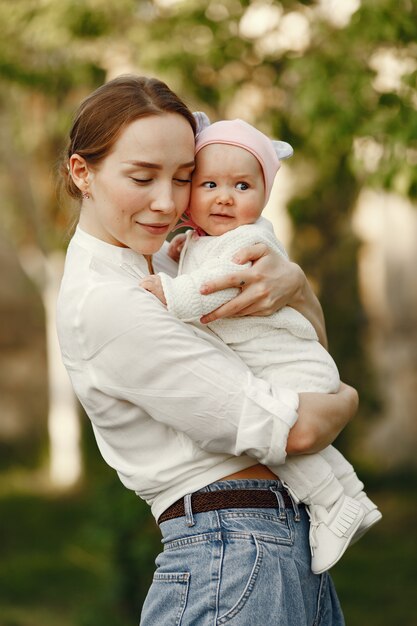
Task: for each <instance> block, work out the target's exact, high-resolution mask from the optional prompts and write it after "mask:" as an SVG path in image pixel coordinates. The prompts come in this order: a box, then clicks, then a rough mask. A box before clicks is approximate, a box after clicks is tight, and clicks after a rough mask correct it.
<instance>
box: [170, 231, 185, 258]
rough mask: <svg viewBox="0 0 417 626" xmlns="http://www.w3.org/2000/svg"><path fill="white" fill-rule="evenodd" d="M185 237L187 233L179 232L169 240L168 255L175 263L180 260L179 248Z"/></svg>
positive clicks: (182, 245) (181, 247)
mask: <svg viewBox="0 0 417 626" xmlns="http://www.w3.org/2000/svg"><path fill="white" fill-rule="evenodd" d="M186 237H187V235H186V234H185V233H180V234H179V235H175V237H174V238H173V239H171V241H170V244H169V248H168V256H169V257H170V258H171V259H172V260H173V261H176V262H177V263H178V261H179V260H180V255H181V250H182V249H183V247H184V244H185V239H186Z"/></svg>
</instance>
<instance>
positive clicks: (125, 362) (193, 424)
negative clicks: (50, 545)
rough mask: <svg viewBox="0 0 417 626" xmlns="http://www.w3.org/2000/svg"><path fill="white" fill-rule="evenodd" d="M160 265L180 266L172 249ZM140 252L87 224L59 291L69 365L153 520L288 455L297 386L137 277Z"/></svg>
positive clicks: (98, 428) (108, 453) (101, 439)
mask: <svg viewBox="0 0 417 626" xmlns="http://www.w3.org/2000/svg"><path fill="white" fill-rule="evenodd" d="M154 265H155V270H156V271H160V270H163V271H165V272H171V273H172V272H173V270H175V264H174V263H173V262H172V261H171V260H170V259H168V257H167V256H166V252H165V253H164V251H162V252H160V253H158V254H157V255H155V256H154ZM148 273H149V272H148V266H147V263H146V260H145V258H144V257H143V256H141V255H139V254H137V253H135V252H133V250H130V249H127V248H121V247H117V246H113V245H111V244H108V243H105V242H104V241H101V240H99V239H96V238H95V237H92V236H91V235H89V234H87V233H86V232H84V231H82V230H81V229H80V228H79V227H78V228H77V231H76V233H75V235H74V237H73V238H72V240H71V242H70V244H69V247H68V253H67V259H66V264H65V272H64V277H63V280H62V285H61V290H60V295H59V299H58V311H57V320H58V322H57V323H58V336H59V341H60V346H61V351H62V357H63V361H64V364H65V367H66V368H67V370H68V373H69V375H70V378H71V381H72V384H73V387H74V390H75V392H76V394H77V396H78V398H79V400H80V402H81V404H82V405H83V407H84V409H85V411H86V413H87V415H88V416H89V418H90V420H91V422H92V425H93V430H94V434H95V437H96V440H97V444H98V447H99V449H100V451H101V454H102V455H103V457H104V459H105V460H106V461H107V463H108V464H109V465H110V466H112V467H113V468H114V469H115V470H116V471H117V473H118V475H119V477H120V479H121V481H122V482H123V484H124V485H125V486H126V487H128V488H129V489H132V490H134V491H135V492H136V493H137V494H138V495H139V496H140V497H142V498H143V499H144V500H146V501H147V502H148V503H149V504H150V506H151V508H152V513H153V514H154V516H155V518H156V519H157V518H158V517H159V515H160V514H161V513H162V512H163V511H164V510H165V509H166V508H167V507H168V506H169V505H170V504H172V503H173V502H175V501H176V500H177V499H178V498H180V497H181V496H183V495H185V494H186V493H190V492H192V491H195V490H197V489H200V488H201V487H203V486H205V485H207V484H209V483H210V482H213V481H215V480H219V479H221V478H222V477H224V476H226V475H228V474H232V473H234V472H237V471H239V470H241V469H244V468H247V467H250V466H251V465H254V464H255V463H256V462H260V463H263V464H265V465H274V466H276V465H279V464H281V463H282V462H283V461H284V460H285V447H286V441H287V436H288V432H289V429H290V428H291V426H292V425H293V424H294V422H295V421H296V418H297V413H296V411H297V408H298V395H297V394H295V393H294V392H293V391H290V390H286V389H276V388H275V389H271V388H270V387H269V385H268V384H267V383H266V382H264V381H262V380H260V379H257V378H255V377H254V376H253V375H252V374H251V372H250V371H249V370H248V368H247V367H246V366H245V365H244V363H243V362H242V361H241V360H240V359H239V358H238V357H237V356H236V355H235V354H234V353H233V352H232V350H231V349H230V348H228V347H227V346H226V345H225V344H223V343H222V342H221V341H220V340H219V339H218V338H217V337H216V336H215V335H214V334H213V333H212V332H211V331H210V330H208V329H207V328H206V327H204V326H203V325H202V324H186V323H184V322H182V321H180V320H178V319H176V318H175V317H173V316H172V315H171V314H170V313H169V312H168V311H167V310H166V307H165V306H164V305H162V304H161V302H160V301H159V300H158V299H157V298H155V297H154V296H153V295H152V294H150V293H148V292H147V291H145V290H144V289H142V288H140V287H139V281H140V279H141V278H142V277H144V276H145V275H147V274H148Z"/></svg>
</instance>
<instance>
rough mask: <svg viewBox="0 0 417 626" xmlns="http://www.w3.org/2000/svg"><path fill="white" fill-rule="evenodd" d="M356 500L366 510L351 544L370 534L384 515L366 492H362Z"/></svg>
mask: <svg viewBox="0 0 417 626" xmlns="http://www.w3.org/2000/svg"><path fill="white" fill-rule="evenodd" d="M355 500H356V501H357V502H359V503H360V505H361V506H362V508H363V509H364V510H365V517H364V518H363V520H362V521H361V523H360V524H359V526H358V528H357V530H356V532H355V535H354V536H353V537H352V541H351V543H352V544H354V543H356V542H357V541H358V540H359V539H360V538H361V537H363V535H364V534H365V533H366V532H368V530H369V529H370V528H371V527H372V526H373V525H374V524H376V523H377V522H379V520H381V519H382V513H381V511H379V510H378V507H377V505H376V504H375V503H374V502H372V500H371V499H370V498H368V496H367V495H366V493H365V492H364V491H361V492H360V493H359V494H358V495H357V496H356V497H355Z"/></svg>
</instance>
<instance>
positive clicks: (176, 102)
mask: <svg viewBox="0 0 417 626" xmlns="http://www.w3.org/2000/svg"><path fill="white" fill-rule="evenodd" d="M163 113H178V114H179V115H182V116H183V117H184V118H185V119H186V120H187V121H188V122H189V123H190V126H191V127H192V129H193V132H194V134H195V131H196V122H195V119H194V116H193V114H192V113H191V111H190V110H189V109H188V108H187V106H186V105H185V104H184V103H183V102H182V100H180V98H179V97H178V96H177V95H176V94H175V93H174V92H173V91H171V89H170V88H169V87H168V86H167V85H166V84H165V83H163V82H162V81H160V80H158V79H156V78H147V77H144V76H133V75H126V76H119V77H117V78H115V79H114V80H111V81H110V82H108V83H106V84H105V85H102V86H101V87H99V88H98V89H96V90H95V91H93V93H92V94H90V95H89V96H88V97H87V98H85V100H83V102H82V103H81V104H80V106H79V108H78V111H77V112H76V114H75V118H74V123H73V125H72V128H71V131H70V140H69V144H68V147H67V149H66V150H65V153H64V158H63V159H62V163H61V167H60V173H61V175H62V177H63V181H64V188H65V190H66V191H67V193H68V194H69V195H70V196H72V197H73V198H78V199H79V198H81V191H80V190H79V189H78V187H77V186H76V185H75V183H74V181H73V180H72V177H71V174H70V171H69V159H70V157H71V155H73V154H75V153H76V154H79V155H80V156H82V157H83V158H84V159H85V160H86V161H87V162H88V163H89V164H91V165H97V164H98V163H100V161H102V160H103V159H104V158H105V157H106V156H107V155H108V154H109V153H110V151H111V149H112V148H113V146H114V144H115V142H116V141H117V139H118V137H119V135H120V133H121V132H122V131H123V129H124V128H125V127H126V126H127V125H128V124H130V123H131V122H134V121H135V120H137V119H139V118H141V117H148V116H150V115H161V114H163Z"/></svg>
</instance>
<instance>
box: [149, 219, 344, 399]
mask: <svg viewBox="0 0 417 626" xmlns="http://www.w3.org/2000/svg"><path fill="white" fill-rule="evenodd" d="M260 242H262V243H265V244H266V245H267V246H268V247H269V248H271V249H272V250H275V251H276V252H278V253H279V254H281V255H283V256H285V257H286V258H288V255H287V253H286V251H285V249H284V247H283V246H282V244H281V243H280V242H279V241H278V240H277V238H276V236H275V234H274V231H273V228H272V224H271V223H270V222H269V221H268V220H266V219H265V218H260V219H259V220H258V221H257V222H256V223H255V224H249V225H245V226H239V227H238V228H236V229H234V230H231V231H229V232H227V233H225V234H224V235H221V236H219V237H211V236H204V237H199V236H197V235H195V234H194V233H193V231H188V233H187V238H186V243H185V245H184V247H183V250H182V252H181V258H180V265H179V272H178V274H179V275H178V276H177V277H176V278H171V277H170V276H168V275H167V274H164V273H159V276H160V277H161V282H162V287H163V290H164V294H165V298H166V301H167V306H168V310H169V311H171V312H172V313H173V314H174V315H175V316H176V317H177V318H179V319H182V320H183V321H186V322H198V321H199V320H200V318H201V317H202V316H203V315H205V314H207V313H210V312H211V311H213V310H214V309H216V308H218V307H219V306H221V305H222V304H224V303H225V302H228V301H229V300H230V299H231V298H233V297H235V296H236V295H237V294H238V293H239V289H236V288H232V289H224V290H223V291H218V292H215V293H213V294H209V295H202V294H201V293H200V288H201V286H202V285H203V284H204V283H205V282H207V281H208V280H211V279H213V278H218V277H220V276H225V275H226V274H231V273H233V272H237V271H240V270H242V269H245V268H246V267H247V265H237V264H236V263H233V262H232V261H231V259H232V257H233V255H234V254H235V252H237V251H238V250H240V249H241V248H243V247H246V246H250V245H253V244H256V243H260ZM209 327H210V328H211V330H212V331H214V332H215V333H216V334H217V335H218V336H219V337H220V338H221V339H222V340H223V341H224V342H225V343H227V344H229V345H230V346H231V347H232V348H233V350H235V351H237V352H238V354H239V355H240V356H241V358H242V359H243V360H244V361H245V362H246V363H247V365H248V366H249V367H250V368H251V369H252V371H253V372H254V373H255V375H257V376H260V377H261V378H264V379H267V380H269V382H271V383H274V384H278V383H279V384H280V385H283V386H289V387H290V388H291V389H293V390H294V391H323V392H333V391H336V390H337V388H338V385H339V376H338V372H337V368H336V365H335V364H334V361H333V359H332V358H331V357H330V355H329V354H328V352H327V351H326V350H325V349H324V348H323V347H322V346H321V345H320V344H319V342H318V338H317V334H316V331H315V329H314V327H313V325H312V324H311V323H310V322H309V321H308V320H307V319H306V318H305V317H304V316H303V315H302V314H301V313H299V312H298V311H296V310H295V309H293V308H291V307H289V306H285V307H283V308H282V309H280V310H279V311H277V312H276V313H273V314H272V315H269V316H267V317H255V316H253V317H251V316H247V317H232V318H226V319H220V320H216V321H214V322H211V323H210V324H209ZM260 338H264V340H263V341H261V343H260ZM271 359H272V361H273V362H271ZM271 368H273V370H272V369H271ZM278 370H279V373H278Z"/></svg>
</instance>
